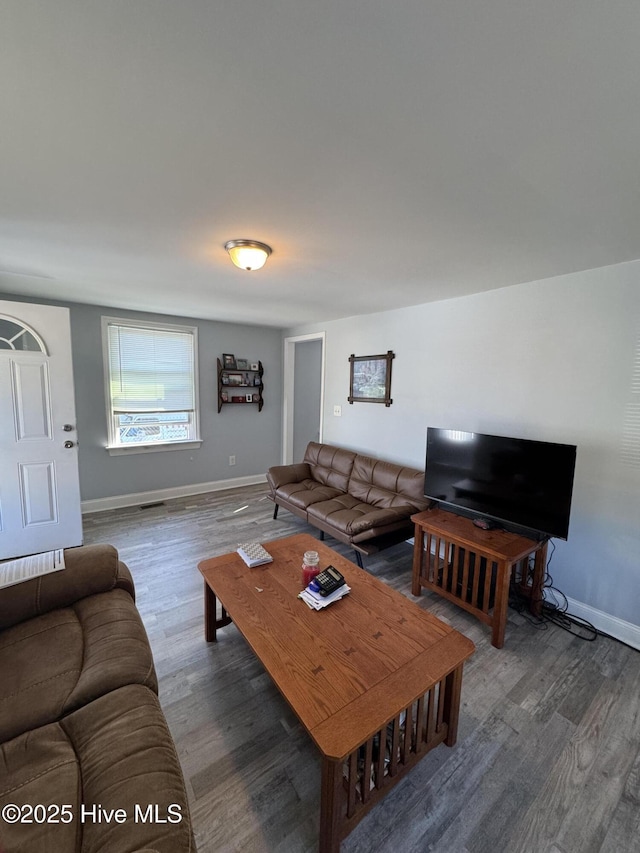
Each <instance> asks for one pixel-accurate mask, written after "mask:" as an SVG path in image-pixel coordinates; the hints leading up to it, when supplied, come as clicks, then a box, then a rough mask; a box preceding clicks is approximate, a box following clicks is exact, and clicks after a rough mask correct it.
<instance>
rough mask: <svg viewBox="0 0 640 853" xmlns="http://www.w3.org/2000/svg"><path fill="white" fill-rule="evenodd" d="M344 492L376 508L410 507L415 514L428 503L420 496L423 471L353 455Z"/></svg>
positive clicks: (422, 488)
mask: <svg viewBox="0 0 640 853" xmlns="http://www.w3.org/2000/svg"><path fill="white" fill-rule="evenodd" d="M348 492H349V494H350V495H352V497H354V498H356V499H357V500H359V501H362V503H366V504H370V505H371V506H376V507H392V506H398V505H400V504H404V505H406V504H410V505H411V506H412V508H413V509H412V511H413V512H416V511H422V510H423V509H425V508H426V506H427V503H428V502H427V500H426V499H425V497H424V471H418V470H417V469H416V468H406V467H403V466H401V465H394V464H393V463H392V462H383V461H381V460H380V459H372V458H371V457H369V456H360V455H358V456H356V458H355V460H354V463H353V468H352V471H351V476H350V478H349V488H348Z"/></svg>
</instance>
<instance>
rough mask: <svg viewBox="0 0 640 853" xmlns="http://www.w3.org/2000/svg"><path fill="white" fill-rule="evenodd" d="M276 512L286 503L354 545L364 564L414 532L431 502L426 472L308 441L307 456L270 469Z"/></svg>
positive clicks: (357, 556) (310, 522)
mask: <svg viewBox="0 0 640 853" xmlns="http://www.w3.org/2000/svg"><path fill="white" fill-rule="evenodd" d="M267 482H268V484H269V489H270V494H269V498H270V499H271V500H272V501H273V502H274V503H275V505H276V506H275V509H274V511H273V517H274V518H276V517H277V515H278V508H279V507H281V506H282V507H284V508H285V509H288V510H289V511H290V512H292V513H294V514H295V515H298V516H300V518H304V520H305V521H307V522H308V523H309V524H312V525H313V526H314V527H317V528H318V529H319V530H320V531H322V533H323V534H324V533H329V534H330V535H331V536H333V537H334V538H335V539H337V540H338V541H340V542H344V543H345V544H347V545H350V546H351V547H352V548H353V549H354V551H355V555H356V560H357V562H358V565H360V566H362V554H373V553H375V552H377V551H381V550H382V549H383V548H388V547H389V546H391V545H395V544H397V543H398V542H403V541H404V540H405V539H408V538H409V537H411V536H413V523H412V522H411V516H412V515H413V514H414V513H416V512H422V510H424V509H426V508H427V506H428V503H429V502H428V501H427V500H426V499H425V497H424V471H419V470H417V469H415V468H407V467H404V466H402V465H396V464H394V463H393V462H384V461H382V460H380V459H373V458H371V457H370V456H363V455H362V454H360V453H355V452H354V451H352V450H345V449H344V448H341V447H332V446H331V445H329V444H318V443H317V442H315V441H312V442H309V445H308V446H307V449H306V451H305V454H304V460H303V461H302V462H300V463H296V464H293V465H278V466H276V467H274V468H269V471H268V472H267Z"/></svg>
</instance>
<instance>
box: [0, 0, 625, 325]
mask: <svg viewBox="0 0 640 853" xmlns="http://www.w3.org/2000/svg"><path fill="white" fill-rule="evenodd" d="M639 44H640V3H638V2H637V0H629V2H624V0H621V2H617V0H608V2H603V1H602V0H535V2H532V0H483V2H473V0H271V2H265V0H217V2H216V0H54V2H52V0H3V2H2V8H1V11H0V116H1V120H0V178H1V185H0V269H2V270H4V271H5V272H2V273H0V290H2V291H4V292H6V293H13V294H20V293H23V294H28V295H31V296H40V297H54V298H56V297H57V298H60V299H64V300H74V301H81V302H89V303H94V304H108V305H113V306H116V307H124V308H131V309H140V310H148V311H159V312H163V313H170V314H177V315H184V316H195V317H203V318H212V319H220V320H229V321H242V322H248V323H261V324H266V325H273V326H290V325H294V324H297V323H303V322H307V321H314V320H327V319H332V318H337V317H344V316H351V315H356V314H362V313H368V312H373V311H381V310H386V309H388V308H391V307H399V306H408V305H414V304H419V303H423V302H428V301H431V300H436V299H444V298H449V297H454V296H459V295H464V294H469V293H474V292H479V291H482V290H490V289H494V288H497V287H504V286H508V285H511V284H516V283H519V282H524V281H533V280H536V279H540V278H546V277H549V276H555V275H559V274H562V273H568V272H573V271H577V270H583V269H589V268H593V267H599V266H605V265H608V264H613V263H618V262H622V261H629V260H633V259H636V258H639V257H640V227H639V225H640V192H639V182H638V177H639V173H638V164H639V162H640V158H639V155H640V61H639V53H638V45H639ZM240 237H245V238H246V237H248V238H254V239H257V240H262V241H264V242H266V243H269V244H270V245H271V246H272V247H273V254H272V256H271V258H270V259H269V261H268V262H267V265H266V267H265V268H264V269H263V270H261V271H260V272H254V273H248V272H244V271H241V270H238V269H236V268H235V267H233V266H232V264H231V262H230V260H229V258H228V256H227V255H226V253H225V251H224V248H223V244H224V243H225V241H226V240H229V239H232V238H240ZM11 271H13V272H11Z"/></svg>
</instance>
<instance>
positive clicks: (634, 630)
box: [567, 598, 640, 650]
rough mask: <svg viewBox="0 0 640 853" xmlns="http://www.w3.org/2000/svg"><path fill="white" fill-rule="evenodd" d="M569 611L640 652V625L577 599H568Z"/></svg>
mask: <svg viewBox="0 0 640 853" xmlns="http://www.w3.org/2000/svg"><path fill="white" fill-rule="evenodd" d="M567 609H568V611H569V613H570V614H571V615H572V616H578V617H580V618H581V619H586V620H587V622H591V624H592V625H593V626H594V627H595V628H597V629H598V630H599V631H602V632H603V633H605V634H609V636H611V637H615V638H616V640H620V642H621V643H625V644H626V645H627V646H631V647H632V648H634V649H638V650H640V625H633V624H632V623H631V622H625V621H624V619H618V617H617V616H611V614H609V613H604V611H602V610H596V608H595V607H590V606H589V605H588V604H583V603H582V602H581V601H576V600H575V598H567Z"/></svg>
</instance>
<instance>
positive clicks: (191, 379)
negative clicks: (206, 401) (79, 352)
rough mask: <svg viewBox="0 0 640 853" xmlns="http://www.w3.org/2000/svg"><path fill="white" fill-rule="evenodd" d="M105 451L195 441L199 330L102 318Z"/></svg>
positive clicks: (196, 431)
mask: <svg viewBox="0 0 640 853" xmlns="http://www.w3.org/2000/svg"><path fill="white" fill-rule="evenodd" d="M102 336H103V346H104V359H105V380H106V385H107V422H108V432H109V437H108V441H109V447H110V448H112V447H116V448H128V447H136V446H138V447H140V446H144V445H149V446H152V445H162V444H176V443H179V442H190V441H198V440H199V435H198V421H199V418H198V394H197V388H198V383H197V373H198V371H197V329H196V328H195V327H192V326H173V325H156V324H153V323H146V322H142V321H133V320H121V319H117V318H114V317H103V318H102Z"/></svg>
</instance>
